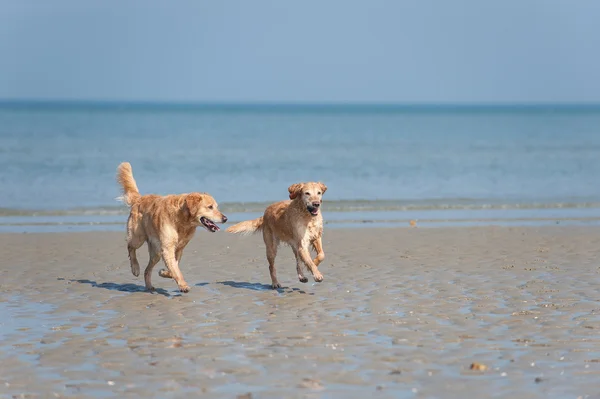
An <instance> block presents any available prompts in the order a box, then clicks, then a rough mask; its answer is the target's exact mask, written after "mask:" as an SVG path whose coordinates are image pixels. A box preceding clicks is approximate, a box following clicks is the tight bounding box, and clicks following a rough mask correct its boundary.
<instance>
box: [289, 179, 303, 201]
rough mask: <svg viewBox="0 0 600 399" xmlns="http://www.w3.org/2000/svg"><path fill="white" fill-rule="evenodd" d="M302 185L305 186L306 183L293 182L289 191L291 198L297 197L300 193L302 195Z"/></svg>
mask: <svg viewBox="0 0 600 399" xmlns="http://www.w3.org/2000/svg"><path fill="white" fill-rule="evenodd" d="M302 186H304V184H302V183H296V184H292V185H291V186H289V187H288V192H289V193H290V199H291V200H293V199H294V198H296V197H297V196H298V195H300V194H301V193H302Z"/></svg>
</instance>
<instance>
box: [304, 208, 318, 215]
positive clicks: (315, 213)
mask: <svg viewBox="0 0 600 399" xmlns="http://www.w3.org/2000/svg"><path fill="white" fill-rule="evenodd" d="M306 209H307V210H308V212H309V213H310V214H311V215H313V216H317V215H318V214H319V208H315V207H314V206H310V205H309V206H307V207H306Z"/></svg>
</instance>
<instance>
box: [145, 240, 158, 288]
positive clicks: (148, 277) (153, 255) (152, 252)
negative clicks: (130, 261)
mask: <svg viewBox="0 0 600 399" xmlns="http://www.w3.org/2000/svg"><path fill="white" fill-rule="evenodd" d="M148 255H149V256H150V259H149V260H148V266H146V270H144V283H145V284H146V289H147V290H148V291H154V287H153V286H152V269H154V266H156V264H157V263H158V261H159V260H160V252H159V251H158V250H157V249H156V248H155V247H154V245H152V244H151V243H148Z"/></svg>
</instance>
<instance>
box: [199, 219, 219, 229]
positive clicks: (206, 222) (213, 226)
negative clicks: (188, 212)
mask: <svg viewBox="0 0 600 399" xmlns="http://www.w3.org/2000/svg"><path fill="white" fill-rule="evenodd" d="M200 223H202V225H203V226H204V227H206V230H208V231H210V232H212V233H214V232H215V231H219V230H221V229H220V228H219V226H217V225H216V224H215V222H213V221H212V220H210V219H209V218H205V217H204V216H202V217H201V218H200Z"/></svg>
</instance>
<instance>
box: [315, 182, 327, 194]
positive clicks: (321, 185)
mask: <svg viewBox="0 0 600 399" xmlns="http://www.w3.org/2000/svg"><path fill="white" fill-rule="evenodd" d="M317 184H318V185H319V187H321V194H325V191H327V186H326V185H325V184H324V183H321V182H318V183H317Z"/></svg>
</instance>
